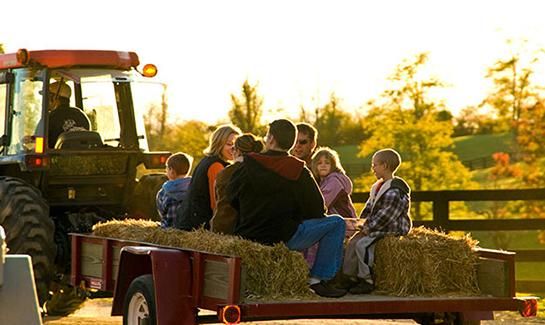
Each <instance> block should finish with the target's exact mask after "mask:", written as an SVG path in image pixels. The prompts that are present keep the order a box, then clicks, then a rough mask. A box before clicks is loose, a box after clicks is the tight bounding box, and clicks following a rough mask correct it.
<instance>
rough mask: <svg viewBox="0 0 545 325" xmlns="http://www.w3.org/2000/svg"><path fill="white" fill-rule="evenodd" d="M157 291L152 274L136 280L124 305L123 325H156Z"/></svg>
mask: <svg viewBox="0 0 545 325" xmlns="http://www.w3.org/2000/svg"><path fill="white" fill-rule="evenodd" d="M155 323H156V321H155V290H154V288H153V278H152V276H151V274H146V275H141V276H139V277H137V278H136V279H134V280H133V281H132V282H131V285H130V286H129V290H127V295H126V296H125V301H124V304H123V325H140V324H147V325H155Z"/></svg>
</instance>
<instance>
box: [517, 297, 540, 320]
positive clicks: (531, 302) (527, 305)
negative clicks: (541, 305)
mask: <svg viewBox="0 0 545 325" xmlns="http://www.w3.org/2000/svg"><path fill="white" fill-rule="evenodd" d="M520 315H521V316H522V317H535V316H536V315H537V299H526V300H524V304H523V306H522V309H521V310H520Z"/></svg>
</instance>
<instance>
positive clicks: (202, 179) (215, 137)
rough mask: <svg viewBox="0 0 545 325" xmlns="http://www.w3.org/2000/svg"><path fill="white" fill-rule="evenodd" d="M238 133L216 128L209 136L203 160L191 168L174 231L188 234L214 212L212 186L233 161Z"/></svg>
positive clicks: (228, 126) (206, 224) (235, 129)
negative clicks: (188, 183)
mask: <svg viewBox="0 0 545 325" xmlns="http://www.w3.org/2000/svg"><path fill="white" fill-rule="evenodd" d="M241 133H242V132H241V131H240V129H239V128H238V127H236V126H234V125H232V124H225V125H220V126H219V127H218V128H217V129H216V130H215V131H214V132H213V133H212V135H211V136H210V139H209V144H208V147H207V148H206V149H205V150H204V154H205V157H204V158H203V159H202V160H201V161H200V162H199V164H198V165H197V167H195V172H194V173H193V178H192V180H191V186H190V187H189V192H188V195H187V199H186V200H184V202H183V204H182V208H181V211H180V213H179V215H178V216H177V218H176V228H179V229H183V230H192V229H195V228H198V227H200V226H201V225H204V227H205V228H206V229H209V228H210V225H209V222H210V219H211V218H212V214H213V211H214V209H215V208H216V193H215V189H214V186H215V183H216V177H217V175H218V173H219V172H220V171H222V170H223V169H224V168H225V167H227V166H228V165H229V164H230V163H229V162H230V161H232V160H233V149H234V145H235V140H236V138H237V137H238V136H239V135H240V134H241Z"/></svg>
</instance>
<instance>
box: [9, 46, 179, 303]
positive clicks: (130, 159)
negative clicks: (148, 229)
mask: <svg viewBox="0 0 545 325" xmlns="http://www.w3.org/2000/svg"><path fill="white" fill-rule="evenodd" d="M138 66H139V59H138V56H137V55H136V53H134V52H117V51H87V50H44V51H27V50H25V49H21V50H19V51H17V53H11V54H3V55H0V225H2V226H3V227H4V228H5V229H6V233H7V245H8V247H9V249H10V253H18V254H29V255H31V256H32V262H33V268H34V274H35V277H36V283H37V288H38V295H39V297H40V300H42V301H43V300H44V299H45V298H46V295H47V292H48V285H49V283H50V281H51V280H52V279H53V275H55V271H59V269H58V268H55V266H57V267H59V266H60V267H61V268H60V271H61V273H64V272H66V271H67V270H68V265H69V260H70V245H69V242H68V237H67V234H68V233H69V232H89V231H90V230H91V227H92V225H93V224H95V223H96V222H98V221H102V220H108V219H111V218H122V217H124V216H126V215H127V214H130V213H138V214H139V215H140V216H142V215H144V216H147V217H152V218H153V217H154V216H153V214H154V209H153V207H154V195H155V192H156V190H157V187H158V186H160V184H161V183H162V181H163V180H164V177H163V176H162V175H160V176H158V177H152V176H146V177H142V178H141V179H140V182H139V181H138V180H137V168H142V169H143V168H144V167H140V166H145V168H164V164H165V161H166V159H167V158H168V155H169V153H166V152H155V153H152V152H148V146H147V141H146V133H145V129H144V121H143V119H141V118H139V117H141V116H143V113H144V112H146V111H148V110H149V109H150V108H151V107H152V106H154V105H161V104H162V98H163V96H162V95H163V91H164V87H163V84H161V83H158V82H153V81H151V80H150V79H149V78H150V77H153V76H155V74H156V72H157V70H156V68H155V66H153V65H146V66H144V67H143V69H142V70H138V69H137V67H138ZM55 84H56V85H57V86H58V85H60V84H62V85H63V86H62V87H63V88H62V89H59V88H61V87H57V88H55V86H54V85H55ZM61 91H62V93H61ZM58 96H65V97H66V98H67V99H66V101H67V103H68V101H69V106H70V107H71V108H73V109H75V111H76V112H77V113H78V114H81V113H83V114H84V116H86V119H88V123H87V124H86V125H85V126H84V127H79V128H71V124H70V123H68V122H66V121H64V124H62V127H63V129H62V133H60V135H59V134H54V133H53V128H54V127H55V122H53V120H52V118H53V117H52V115H53V114H52V112H54V111H52V112H50V108H51V107H50V106H51V102H52V101H54V100H55V99H57V97H58ZM139 207H143V208H140V209H139ZM137 210H139V211H137ZM142 211H144V212H142Z"/></svg>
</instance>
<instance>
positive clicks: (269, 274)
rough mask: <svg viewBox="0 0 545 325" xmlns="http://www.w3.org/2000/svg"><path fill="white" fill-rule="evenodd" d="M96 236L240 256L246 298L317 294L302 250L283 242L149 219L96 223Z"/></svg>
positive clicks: (298, 297) (303, 297)
mask: <svg viewBox="0 0 545 325" xmlns="http://www.w3.org/2000/svg"><path fill="white" fill-rule="evenodd" d="M93 233H94V234H95V235H97V236H103V237H112V238H118V239H125V240H133V241H142V242H149V243H154V244H158V245H164V246H170V247H178V248H187V249H193V250H199V251H206V252H210V253H216V254H224V255H233V256H240V257H241V260H242V265H243V267H244V268H245V271H246V279H245V284H246V297H247V298H263V299H269V298H270V299H281V298H290V299H308V298H311V297H313V296H314V294H312V293H311V292H310V291H309V287H308V284H307V280H308V266H307V264H306V262H305V260H304V258H303V256H302V254H301V253H298V252H294V251H291V250H289V249H288V248H287V247H286V246H285V245H284V244H276V245H274V246H265V245H261V244H258V243H255V242H252V241H249V240H244V239H241V238H239V237H236V236H230V235H223V234H217V233H213V232H210V231H207V230H204V229H198V230H194V231H190V232H188V231H183V230H178V229H173V228H169V229H163V228H160V227H159V226H158V224H157V223H156V222H153V221H148V220H134V219H125V220H113V221H108V222H104V223H99V224H96V225H95V226H94V227H93Z"/></svg>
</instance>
